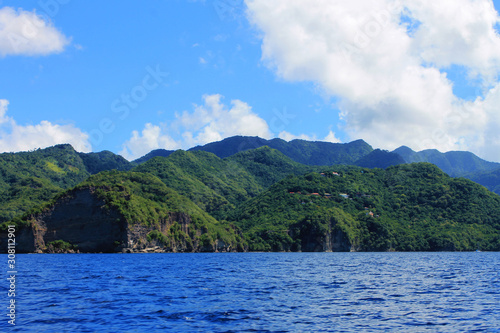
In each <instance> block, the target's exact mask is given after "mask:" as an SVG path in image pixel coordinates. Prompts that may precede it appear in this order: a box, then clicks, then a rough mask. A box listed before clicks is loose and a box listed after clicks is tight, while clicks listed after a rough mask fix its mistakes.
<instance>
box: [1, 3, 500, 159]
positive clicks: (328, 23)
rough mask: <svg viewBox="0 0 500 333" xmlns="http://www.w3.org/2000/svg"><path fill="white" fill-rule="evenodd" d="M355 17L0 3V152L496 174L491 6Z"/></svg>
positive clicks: (351, 11) (424, 7)
mask: <svg viewBox="0 0 500 333" xmlns="http://www.w3.org/2000/svg"><path fill="white" fill-rule="evenodd" d="M358 2H359V3H356V1H354V2H353V1H350V2H345V3H343V2H342V1H340V2H337V4H336V5H335V6H332V5H331V3H329V2H328V1H321V0H315V1H309V2H307V1H304V2H302V3H301V2H300V1H297V2H294V4H293V5H292V4H290V2H287V1H284V0H279V1H278V0H277V1H276V2H273V4H272V7H269V6H270V4H269V3H270V2H266V1H261V0H252V1H247V2H246V3H245V2H244V1H240V0H213V1H212V0H206V1H187V0H169V1H147V2H141V3H139V2H137V1H130V0H125V1H123V0H122V1H99V2H97V1H79V0H72V1H67V0H65V1H62V0H45V1H42V0H39V1H23V2H21V3H20V2H18V1H6V0H4V1H0V150H1V151H19V150H29V149H34V148H38V147H46V146H50V145H53V144H56V143H63V142H69V143H71V144H73V146H75V148H76V149H78V150H80V151H101V150H110V151H112V152H115V153H120V154H122V155H124V156H125V157H126V158H128V159H134V158H138V157H140V156H142V155H144V154H145V153H147V152H149V151H150V150H152V149H157V148H166V149H177V148H183V149H187V148H189V147H191V146H194V145H197V144H204V143H208V142H211V141H214V140H220V139H222V138H224V137H227V136H232V135H236V134H243V135H259V136H262V137H266V138H272V137H281V138H283V139H286V140H291V139H294V138H303V139H310V140H324V141H330V142H349V141H351V140H354V139H359V138H361V139H364V140H365V141H367V142H368V143H370V144H371V145H372V146H374V148H377V147H380V148H383V149H394V148H397V147H398V146H400V145H408V146H410V147H411V148H413V149H415V150H422V149H427V148H437V149H440V150H441V151H447V150H458V149H460V150H470V151H473V152H475V153H476V154H478V155H480V156H481V157H483V158H486V159H489V160H495V161H500V154H498V153H496V152H497V151H499V149H498V148H500V137H499V136H498V134H497V132H498V131H497V129H498V125H499V124H500V121H499V119H498V117H497V116H496V113H498V112H495V111H496V109H495V107H496V105H498V104H496V101H498V100H500V98H499V97H498V96H497V95H500V93H497V90H496V87H497V84H498V69H499V68H500V67H499V64H500V48H499V45H500V41H499V37H498V35H497V34H496V32H495V31H496V30H495V29H494V26H495V24H497V23H498V21H497V19H498V14H497V12H496V10H495V8H500V7H499V6H500V4H499V3H498V2H497V1H494V2H493V3H494V6H495V8H494V7H492V6H490V7H488V4H490V5H491V4H493V3H492V2H489V1H472V0H458V1H449V2H447V1H443V4H442V5H439V6H437V7H438V8H437V7H436V6H435V5H432V2H427V1H422V2H419V3H420V4H419V5H415V3H416V2H415V1H397V0H394V1H393V0H380V1H370V2H367V1H365V0H360V1H358ZM365 2H366V3H365ZM353 3H354V5H356V6H357V7H356V8H354V7H353V8H350V6H353V5H352V4H353ZM477 3H481V4H482V6H480V7H478V6H477ZM377 6H378V7H377ZM468 6H472V7H470V8H469V7H468ZM459 7H461V8H462V9H460V8H459ZM456 10H459V11H460V10H461V12H472V14H471V15H473V17H471V16H468V15H465V14H464V15H463V17H462V16H461V15H457V14H456V13H455V14H454V15H453V17H455V18H457V17H458V19H455V20H454V24H453V25H452V26H451V27H450V26H449V25H444V24H442V21H443V16H442V15H441V14H443V13H453V11H456ZM475 10H476V11H477V12H474V11H475ZM346 13H348V14H346ZM323 15H324V16H325V17H320V16H323ZM337 15H340V16H337ZM349 15H352V20H347V19H346V17H347V18H350V17H349ZM443 15H444V14H443ZM444 17H446V16H444ZM455 21H456V22H455ZM401 27H404V28H405V29H404V31H405V33H403V32H402V31H403V30H402V29H400V28H401ZM469 27H473V28H470V29H469ZM356 31H358V33H356ZM471 34H472V35H471ZM474 34H477V36H476V35H474ZM464 36H465V37H464ZM478 41H480V42H478ZM442 45H446V46H442ZM457 50H458V51H457ZM461 50H464V52H462V51H461ZM340 55H343V56H344V59H342V57H341V56H340ZM408 59H410V60H408ZM384 66H387V68H385V67H384ZM403 88H404V89H403ZM463 110H465V111H463Z"/></svg>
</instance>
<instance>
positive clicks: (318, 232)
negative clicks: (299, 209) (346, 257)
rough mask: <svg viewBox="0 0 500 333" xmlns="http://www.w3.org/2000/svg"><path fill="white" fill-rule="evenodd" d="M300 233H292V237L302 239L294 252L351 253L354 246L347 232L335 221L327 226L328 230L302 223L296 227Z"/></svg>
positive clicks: (316, 225)
mask: <svg viewBox="0 0 500 333" xmlns="http://www.w3.org/2000/svg"><path fill="white" fill-rule="evenodd" d="M293 229H295V230H298V233H294V232H291V233H290V236H291V237H292V238H295V239H300V247H299V248H293V249H292V251H302V252H349V251H350V250H351V249H352V244H351V242H350V241H349V237H348V236H347V234H346V233H345V232H343V231H342V230H341V229H340V228H338V227H337V225H336V222H335V221H334V220H330V221H329V222H328V223H327V224H326V228H320V227H319V225H318V224H311V223H307V222H304V221H302V222H300V223H298V224H296V225H294V228H293Z"/></svg>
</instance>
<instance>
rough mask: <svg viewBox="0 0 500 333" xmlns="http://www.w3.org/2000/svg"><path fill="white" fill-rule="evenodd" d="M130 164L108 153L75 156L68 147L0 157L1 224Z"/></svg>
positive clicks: (5, 154) (61, 146) (8, 154)
mask: <svg viewBox="0 0 500 333" xmlns="http://www.w3.org/2000/svg"><path fill="white" fill-rule="evenodd" d="M129 165H130V163H129V162H128V161H126V160H125V159H124V158H123V157H121V156H119V155H115V154H113V153H111V152H107V151H104V152H100V153H89V154H85V153H77V152H76V151H75V150H74V149H73V147H72V146H71V145H67V144H65V145H56V146H53V147H49V148H46V149H38V150H35V151H31V152H19V153H3V154H0V223H1V222H4V221H8V220H10V219H11V218H13V217H14V216H16V215H19V214H22V213H23V212H25V211H26V210H28V209H30V208H31V207H33V206H36V205H39V204H40V203H42V202H44V201H47V200H49V199H51V198H52V197H53V196H54V195H55V194H56V193H58V192H61V191H63V190H65V189H67V188H70V187H73V186H75V185H77V184H79V183H80V182H82V181H84V180H85V179H87V178H88V177H89V176H90V175H91V174H94V173H97V172H99V171H102V170H110V169H119V170H126V169H128V168H129Z"/></svg>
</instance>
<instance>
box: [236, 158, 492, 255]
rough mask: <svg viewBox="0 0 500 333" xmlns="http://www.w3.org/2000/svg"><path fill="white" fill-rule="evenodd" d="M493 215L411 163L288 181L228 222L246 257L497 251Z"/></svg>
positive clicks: (466, 190) (480, 197) (456, 182)
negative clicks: (252, 253) (245, 246)
mask: <svg viewBox="0 0 500 333" xmlns="http://www.w3.org/2000/svg"><path fill="white" fill-rule="evenodd" d="M333 171H335V172H337V173H338V174H339V175H335V174H332V172H333ZM499 216H500V197H498V196H497V195H495V194H493V193H491V192H489V191H487V190H486V189H485V188H484V187H482V186H480V185H477V184H475V183H473V182H471V181H469V180H466V179H463V178H460V179H454V178H451V177H449V176H447V175H446V174H444V173H443V172H442V171H441V170H439V169H438V168H437V167H436V166H434V165H432V164H428V163H417V164H409V165H407V164H405V165H399V166H393V167H389V168H388V169H386V170H380V169H371V170H370V169H362V168H355V167H344V168H343V169H339V168H337V169H330V170H325V172H324V175H321V174H319V173H309V174H307V175H305V176H295V177H288V178H286V179H285V180H283V181H280V182H279V183H277V184H275V185H273V186H272V187H271V188H270V189H269V190H268V191H266V192H264V193H262V194H260V195H259V196H257V197H256V198H253V199H251V200H249V201H248V202H245V203H243V204H242V205H240V206H239V207H238V208H237V209H236V210H235V211H234V213H233V215H231V216H230V220H232V221H235V222H234V223H236V224H237V225H239V226H240V227H241V228H242V230H243V231H244V233H245V235H246V237H247V239H248V242H249V244H250V248H251V249H252V250H298V249H304V248H306V249H307V250H311V249H317V248H319V249H323V250H324V249H330V250H344V251H345V250H348V249H356V250H364V251H386V250H390V249H394V250H401V251H434V250H475V249H476V248H477V247H478V246H479V247H481V248H482V249H488V250H499V249H500V217H499ZM332 239H337V241H336V242H333V243H332ZM325 242H326V243H328V242H330V246H329V247H328V246H326V245H325V244H326V243H325ZM322 244H323V245H322Z"/></svg>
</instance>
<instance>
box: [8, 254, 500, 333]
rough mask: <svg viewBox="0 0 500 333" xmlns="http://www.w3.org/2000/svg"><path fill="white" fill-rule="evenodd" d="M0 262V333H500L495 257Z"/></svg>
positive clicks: (106, 257)
mask: <svg viewBox="0 0 500 333" xmlns="http://www.w3.org/2000/svg"><path fill="white" fill-rule="evenodd" d="M0 258H1V259H0V260H3V262H4V263H5V264H4V265H3V266H4V269H3V271H2V273H1V274H2V281H3V282H2V283H1V290H0V295H1V296H0V301H1V302H2V303H1V304H2V309H3V312H4V314H2V315H1V316H0V318H1V319H0V331H2V332H37V333H38V332H500V278H499V274H500V273H499V272H500V253H487V252H472V253H471V252H469V253H456V252H443V253H189V254H180V253H155V254H24V255H16V272H15V274H14V275H15V283H14V284H15V292H14V293H15V296H14V295H11V296H10V297H9V296H8V294H9V290H11V288H12V285H11V283H10V282H12V280H8V278H9V277H10V275H9V274H8V270H9V269H8V267H7V260H8V258H7V255H2V256H0ZM12 299H14V300H15V303H14V304H15V309H14V315H15V321H14V322H13V323H15V325H12V324H11V323H12V322H11V323H9V321H10V320H11V318H9V316H8V314H9V311H10V310H9V308H8V307H9V306H10V303H9V302H10V301H11V300H12Z"/></svg>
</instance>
